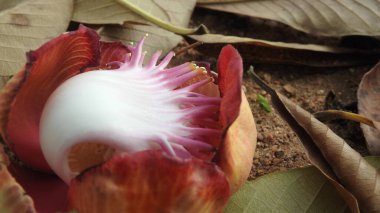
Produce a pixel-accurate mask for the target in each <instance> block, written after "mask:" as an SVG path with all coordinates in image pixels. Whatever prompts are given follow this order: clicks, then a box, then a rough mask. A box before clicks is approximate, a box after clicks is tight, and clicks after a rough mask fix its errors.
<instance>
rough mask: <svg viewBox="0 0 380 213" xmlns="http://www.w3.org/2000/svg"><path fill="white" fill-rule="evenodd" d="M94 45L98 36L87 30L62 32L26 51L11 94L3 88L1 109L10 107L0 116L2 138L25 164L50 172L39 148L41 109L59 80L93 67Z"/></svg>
mask: <svg viewBox="0 0 380 213" xmlns="http://www.w3.org/2000/svg"><path fill="white" fill-rule="evenodd" d="M98 46H99V36H98V35H97V34H96V32H95V31H92V30H90V29H88V28H85V27H81V28H80V29H79V30H77V31H75V32H70V33H65V34H63V35H61V36H59V37H57V38H55V39H53V40H51V41H50V42H48V43H46V44H45V45H43V46H42V47H40V48H39V49H38V50H36V51H33V52H30V53H29V54H28V63H27V65H26V67H25V70H22V71H21V72H20V73H21V74H16V77H17V78H18V80H20V81H19V85H18V87H12V88H10V90H12V89H13V90H12V91H11V92H9V91H7V90H6V88H5V90H4V91H3V92H2V94H1V95H0V98H1V99H2V97H1V96H6V97H7V99H6V100H7V101H8V102H6V103H4V104H3V105H1V107H2V108H8V107H9V106H10V105H11V106H12V107H11V108H10V110H9V113H7V114H6V115H4V114H3V115H2V116H3V117H5V119H4V120H6V121H7V122H6V130H5V135H4V134H3V137H4V138H5V140H6V142H7V143H8V145H9V146H10V148H11V149H12V150H13V151H14V152H15V153H16V155H17V156H18V157H19V158H20V159H21V160H22V161H23V162H24V163H25V164H27V165H29V166H32V167H33V168H35V169H38V170H42V171H50V168H49V166H48V165H47V163H46V161H45V159H44V157H43V154H42V151H41V148H40V145H39V120H40V117H41V112H42V109H43V107H44V104H45V102H46V100H47V98H48V97H49V95H50V94H51V93H52V92H53V91H54V90H55V88H57V87H58V86H59V85H60V84H61V83H62V82H63V81H65V80H67V79H68V78H70V77H72V76H74V75H76V74H78V73H80V72H81V69H83V68H85V67H87V66H95V65H96V64H97V61H98V57H99V52H98V50H99V47H98ZM20 75H21V76H20ZM16 85H17V84H16ZM9 93H13V94H14V99H12V100H10V98H9V97H11V96H12V95H10V94H9ZM0 111H1V112H4V111H6V110H3V109H0Z"/></svg>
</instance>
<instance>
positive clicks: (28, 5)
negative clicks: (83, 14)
mask: <svg viewBox="0 0 380 213" xmlns="http://www.w3.org/2000/svg"><path fill="white" fill-rule="evenodd" d="M16 3H17V4H16ZM0 5H1V6H0V76H1V81H0V87H2V86H3V85H4V82H5V81H6V80H8V77H9V76H11V75H12V74H14V73H15V72H17V71H18V70H20V69H21V67H22V65H24V64H25V62H26V57H25V53H26V52H27V51H30V50H33V49H36V48H38V47H39V46H41V45H42V44H43V43H44V42H46V41H47V40H49V39H51V38H53V37H56V36H57V35H59V34H61V33H62V32H65V31H66V29H67V27H68V25H69V22H70V18H71V13H72V10H73V1H72V0H68V1H50V0H35V1H13V0H3V1H1V4H0Z"/></svg>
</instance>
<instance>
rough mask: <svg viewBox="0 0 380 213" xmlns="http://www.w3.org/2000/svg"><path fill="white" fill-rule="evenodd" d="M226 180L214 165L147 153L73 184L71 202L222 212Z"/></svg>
mask: <svg viewBox="0 0 380 213" xmlns="http://www.w3.org/2000/svg"><path fill="white" fill-rule="evenodd" d="M228 197H229V186H228V182H227V180H226V178H225V176H224V174H223V172H221V171H220V170H219V169H218V168H217V167H216V166H215V165H214V164H211V163H205V162H203V161H201V160H198V159H191V160H189V159H188V160H181V159H178V158H170V157H168V156H166V155H165V154H163V153H162V152H161V151H158V150H156V151H153V150H150V151H144V152H140V153H135V154H132V155H128V154H127V155H124V156H119V157H115V158H113V159H111V160H110V161H108V162H106V163H105V164H103V165H102V166H100V167H97V168H94V169H92V170H90V171H88V172H87V173H84V174H83V175H82V176H79V177H77V178H76V179H74V180H73V181H72V182H71V185H70V190H69V203H70V206H71V207H72V208H73V209H76V210H78V211H79V212H81V213H85V212H103V213H106V212H134V213H138V212H221V211H222V210H223V207H224V206H225V204H226V202H227V200H228Z"/></svg>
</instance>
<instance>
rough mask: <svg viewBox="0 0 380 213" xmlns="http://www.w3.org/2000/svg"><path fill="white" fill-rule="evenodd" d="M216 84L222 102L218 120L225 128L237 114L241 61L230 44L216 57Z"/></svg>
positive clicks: (239, 95) (241, 73)
mask: <svg viewBox="0 0 380 213" xmlns="http://www.w3.org/2000/svg"><path fill="white" fill-rule="evenodd" d="M217 67H218V85H219V90H220V96H221V97H222V102H221V105H220V122H221V124H222V126H223V127H224V128H225V129H227V128H228V127H229V125H231V124H232V122H233V121H234V120H235V119H236V118H237V116H238V115H239V108H240V103H241V84H242V78H243V61H242V59H241V57H240V55H239V53H238V51H237V50H236V49H235V48H234V47H232V46H231V45H227V46H225V47H223V49H222V50H221V52H220V55H219V58H218V64H217Z"/></svg>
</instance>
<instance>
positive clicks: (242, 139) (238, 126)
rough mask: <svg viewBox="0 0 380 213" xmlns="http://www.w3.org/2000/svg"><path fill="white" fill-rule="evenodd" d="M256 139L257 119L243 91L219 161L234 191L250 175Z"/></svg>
mask: <svg viewBox="0 0 380 213" xmlns="http://www.w3.org/2000/svg"><path fill="white" fill-rule="evenodd" d="M256 140H257V130H256V125H255V121H254V119H253V116H252V112H251V108H250V106H249V104H248V101H247V98H246V97H245V95H244V93H242V102H241V105H240V113H239V116H238V117H237V118H236V120H235V121H234V122H233V123H232V124H231V126H230V127H229V128H228V130H227V133H226V135H225V138H224V141H223V143H222V146H221V148H220V150H219V153H218V161H217V164H218V165H219V166H220V168H221V169H222V170H223V171H224V173H225V174H226V176H227V178H228V180H229V182H230V187H231V192H232V193H234V192H236V191H237V190H238V189H239V188H240V186H241V185H242V184H243V183H244V182H245V181H246V180H247V178H248V176H249V173H250V171H251V167H252V161H253V155H254V153H255V148H256Z"/></svg>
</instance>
